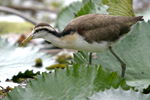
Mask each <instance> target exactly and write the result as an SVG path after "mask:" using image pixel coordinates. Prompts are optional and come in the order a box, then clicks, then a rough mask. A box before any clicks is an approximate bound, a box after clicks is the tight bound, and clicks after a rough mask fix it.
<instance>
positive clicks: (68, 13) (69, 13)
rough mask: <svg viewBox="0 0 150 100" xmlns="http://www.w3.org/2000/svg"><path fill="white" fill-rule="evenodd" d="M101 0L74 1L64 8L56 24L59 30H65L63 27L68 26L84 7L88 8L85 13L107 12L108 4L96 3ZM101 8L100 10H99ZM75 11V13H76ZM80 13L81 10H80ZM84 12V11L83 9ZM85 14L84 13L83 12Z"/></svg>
mask: <svg viewBox="0 0 150 100" xmlns="http://www.w3.org/2000/svg"><path fill="white" fill-rule="evenodd" d="M98 2H99V0H94V1H93V2H91V1H89V2H87V1H85V0H84V1H83V2H73V3H72V4H70V5H69V6H68V7H66V8H64V9H63V10H62V11H61V13H59V14H58V17H57V20H56V25H57V27H58V29H59V31H63V29H64V28H65V27H66V26H67V24H68V23H69V22H70V21H71V20H73V19H74V17H75V14H76V13H77V12H78V11H79V10H80V9H81V7H83V6H84V4H85V3H86V5H85V6H84V7H83V8H85V9H86V12H85V13H84V14H89V13H105V14H106V13H107V12H106V9H107V8H108V7H107V6H106V5H105V6H104V5H101V6H98V5H97V4H95V3H98ZM99 9H100V10H99ZM74 13H75V14H74ZM78 13H79V12H78ZM81 13H82V11H81ZM82 15H83V14H82Z"/></svg>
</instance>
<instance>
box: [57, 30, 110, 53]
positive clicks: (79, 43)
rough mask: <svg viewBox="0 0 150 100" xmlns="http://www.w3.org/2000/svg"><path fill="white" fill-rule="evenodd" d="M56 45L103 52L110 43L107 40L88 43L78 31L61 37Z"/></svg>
mask: <svg viewBox="0 0 150 100" xmlns="http://www.w3.org/2000/svg"><path fill="white" fill-rule="evenodd" d="M56 46H58V47H61V48H66V49H74V50H80V51H87V52H103V51H105V50H107V49H108V46H110V43H108V42H107V41H101V42H99V43H97V42H93V43H88V42H87V41H86V40H85V39H84V37H82V36H81V35H79V34H78V33H74V34H70V35H66V36H64V37H61V41H60V44H59V45H56Z"/></svg>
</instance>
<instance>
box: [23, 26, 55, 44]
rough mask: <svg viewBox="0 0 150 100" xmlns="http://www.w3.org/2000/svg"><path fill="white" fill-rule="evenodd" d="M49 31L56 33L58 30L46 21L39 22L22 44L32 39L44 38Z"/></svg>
mask: <svg viewBox="0 0 150 100" xmlns="http://www.w3.org/2000/svg"><path fill="white" fill-rule="evenodd" d="M48 33H51V34H56V33H57V32H56V30H55V29H54V28H53V27H51V26H50V25H49V24H46V23H39V24H37V25H36V26H35V27H34V29H33V30H32V33H31V34H30V36H29V37H27V38H26V39H25V40H24V41H23V42H22V43H21V46H22V45H24V44H25V43H27V42H28V41H29V40H31V39H35V38H44V37H46V36H47V34H48Z"/></svg>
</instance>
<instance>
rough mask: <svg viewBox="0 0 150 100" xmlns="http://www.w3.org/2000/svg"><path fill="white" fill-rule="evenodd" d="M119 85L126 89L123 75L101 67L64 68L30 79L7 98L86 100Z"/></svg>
mask: <svg viewBox="0 0 150 100" xmlns="http://www.w3.org/2000/svg"><path fill="white" fill-rule="evenodd" d="M119 86H121V87H122V88H123V89H124V90H129V88H130V87H129V86H128V85H126V83H125V79H124V78H119V77H118V76H117V74H116V72H111V73H110V72H108V71H106V70H104V69H103V68H102V67H101V66H99V67H98V66H95V67H93V66H85V65H82V66H80V65H79V64H76V65H73V67H67V68H65V69H64V70H58V69H56V70H55V72H54V73H51V74H48V73H43V74H42V75H39V76H37V79H36V80H31V81H30V83H28V84H27V86H26V88H21V87H20V86H19V87H17V88H15V89H14V90H13V91H12V92H10V93H8V97H7V98H6V100H86V97H89V96H92V94H93V93H94V91H95V92H98V91H100V90H101V91H104V90H105V89H110V88H111V87H113V88H115V89H117V88H118V87H119Z"/></svg>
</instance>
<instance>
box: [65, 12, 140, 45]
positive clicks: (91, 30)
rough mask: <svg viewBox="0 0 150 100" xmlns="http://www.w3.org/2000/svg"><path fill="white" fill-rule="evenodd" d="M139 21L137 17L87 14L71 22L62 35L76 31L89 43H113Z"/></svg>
mask: <svg viewBox="0 0 150 100" xmlns="http://www.w3.org/2000/svg"><path fill="white" fill-rule="evenodd" d="M138 20H140V18H138V19H137V17H123V16H111V15H105V14H98V13H97V14H88V15H84V16H81V17H78V18H76V19H74V20H72V21H71V22H70V23H69V24H68V25H67V26H66V28H65V29H64V31H63V32H64V33H68V32H70V31H77V32H78V33H79V34H80V35H82V36H83V37H84V38H85V40H86V41H87V42H89V43H92V42H93V41H95V42H100V41H115V40H117V39H119V37H120V36H122V35H123V34H125V33H128V32H129V31H130V26H131V25H132V24H134V23H135V22H137V21H138Z"/></svg>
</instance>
